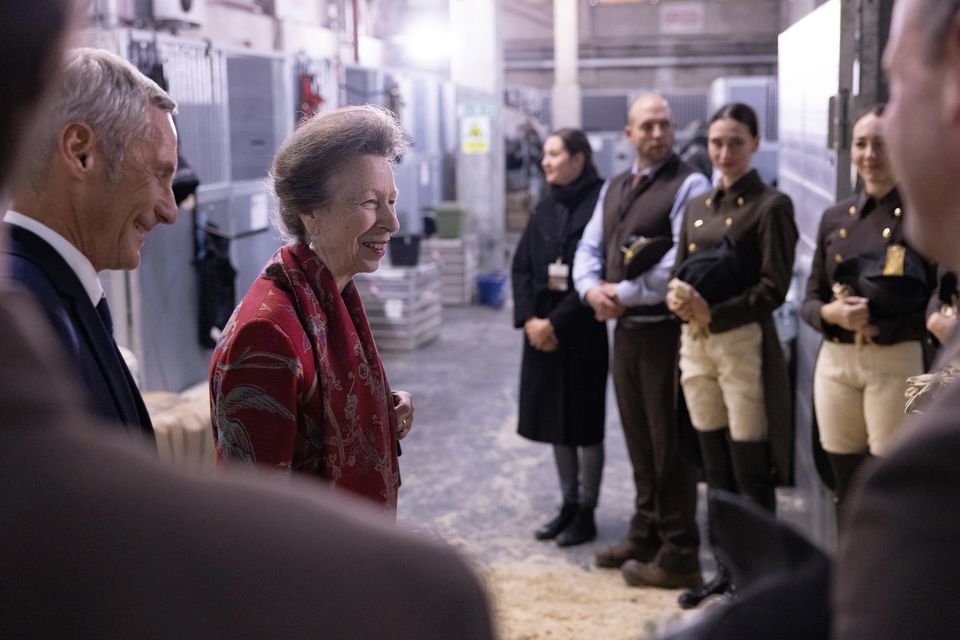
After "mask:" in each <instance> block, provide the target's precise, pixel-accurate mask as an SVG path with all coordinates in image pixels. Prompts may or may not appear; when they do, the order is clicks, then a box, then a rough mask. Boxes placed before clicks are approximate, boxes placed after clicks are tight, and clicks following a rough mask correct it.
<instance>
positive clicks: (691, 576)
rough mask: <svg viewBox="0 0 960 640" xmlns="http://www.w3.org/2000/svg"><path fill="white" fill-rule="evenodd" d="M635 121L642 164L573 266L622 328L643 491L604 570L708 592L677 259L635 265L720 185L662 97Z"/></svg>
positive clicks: (613, 195) (604, 197)
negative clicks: (689, 445)
mask: <svg viewBox="0 0 960 640" xmlns="http://www.w3.org/2000/svg"><path fill="white" fill-rule="evenodd" d="M627 120H628V122H627V125H626V127H624V133H625V134H626V136H627V139H628V140H630V142H631V143H632V144H633V145H634V146H635V147H636V150H637V158H636V160H635V161H634V163H633V166H632V167H631V168H630V170H628V171H625V172H623V173H621V174H620V175H617V176H616V177H614V178H612V179H611V180H609V181H608V182H607V184H605V185H604V187H603V191H602V192H601V194H600V199H599V201H598V202H597V207H596V209H595V211H594V213H593V217H592V218H591V220H590V222H589V223H588V224H587V227H586V229H585V230H584V232H583V238H582V239H581V241H580V244H579V246H578V247H577V253H576V258H575V259H574V264H573V277H574V283H575V285H576V288H577V291H578V292H579V293H580V297H581V299H582V300H583V301H584V302H585V303H586V304H588V305H590V307H592V308H593V310H594V313H595V314H596V317H597V319H598V320H611V319H614V318H616V319H617V327H616V330H615V332H614V346H613V382H614V387H615V388H616V392H617V404H618V406H619V410H620V421H621V423H622V424H623V432H624V436H625V438H626V442H627V449H628V451H629V453H630V462H631V464H632V466H633V477H634V483H635V485H636V491H637V495H636V506H635V512H634V515H633V518H632V520H631V522H630V529H629V531H628V533H627V536H626V538H625V539H624V540H623V541H622V542H620V543H618V544H615V545H613V546H611V547H608V548H605V549H601V550H600V551H598V552H597V554H596V563H597V566H600V567H610V568H618V567H619V568H620V569H621V571H622V573H623V576H624V579H625V580H626V581H627V583H628V584H631V585H634V586H656V587H664V588H680V587H687V588H693V587H696V586H699V585H700V584H701V583H702V579H701V575H700V562H699V559H698V548H699V544H700V537H699V533H698V531H697V524H696V521H695V518H694V516H695V512H696V502H697V494H696V474H695V470H694V468H693V466H692V465H691V464H690V463H689V462H688V461H686V460H685V459H684V458H683V457H682V456H681V454H680V450H679V446H678V424H677V388H678V385H677V352H678V345H679V338H680V324H679V322H678V321H677V320H676V318H674V317H672V316H671V315H670V312H669V311H668V310H667V308H666V305H665V304H664V298H665V296H666V289H667V282H668V281H669V279H670V270H671V268H672V266H673V261H674V258H675V256H676V252H675V249H673V248H671V249H670V250H669V251H667V252H666V253H665V254H663V255H662V257H660V258H659V260H657V261H655V263H654V264H653V265H652V266H651V267H649V268H648V269H646V270H644V271H643V272H642V273H640V274H639V275H637V276H635V277H632V278H629V277H627V275H626V267H625V256H630V255H631V253H632V252H627V251H626V250H627V249H628V248H629V247H631V246H633V247H640V246H642V245H643V244H644V241H645V240H647V239H649V240H656V239H663V238H670V239H672V240H673V241H675V240H676V237H677V234H678V231H679V226H680V222H681V220H682V218H683V210H684V207H685V205H686V203H687V201H688V200H689V199H690V198H692V197H694V196H697V195H699V194H701V193H704V192H706V191H708V190H709V189H710V182H709V180H707V178H706V177H705V176H704V175H703V174H701V173H698V172H697V170H696V169H694V168H693V167H692V166H690V165H689V164H687V163H686V162H683V161H682V160H680V159H679V158H678V157H677V155H676V154H675V153H674V152H673V142H674V129H675V123H674V121H673V115H672V113H671V111H670V105H669V104H668V103H667V101H666V100H664V99H663V98H662V97H661V96H657V95H644V96H641V97H639V98H637V99H636V100H635V101H634V102H633V104H632V105H630V109H629V111H628V114H627ZM657 244H659V243H657V242H654V243H652V244H651V246H654V245H657ZM631 275H633V274H632V273H631ZM641 564H643V565H646V566H645V567H644V569H645V570H642V571H638V567H639V566H640V565H641ZM641 574H642V576H643V577H641Z"/></svg>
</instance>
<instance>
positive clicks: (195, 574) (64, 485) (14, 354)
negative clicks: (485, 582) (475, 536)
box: [0, 0, 493, 640]
mask: <svg viewBox="0 0 960 640" xmlns="http://www.w3.org/2000/svg"><path fill="white" fill-rule="evenodd" d="M71 7H72V3H69V2H67V1H66V0H33V2H3V3H0V55H2V56H3V59H4V60H7V61H16V62H15V63H12V62H11V63H10V64H7V65H5V66H4V67H3V68H2V69H0V86H3V88H4V91H3V92H0V135H2V139H3V140H4V147H3V149H2V150H0V184H2V183H5V181H6V179H7V178H8V177H9V173H10V169H11V166H12V161H13V156H14V153H15V151H16V150H17V148H18V146H19V145H20V143H22V142H23V140H24V139H31V133H30V132H31V128H30V126H29V125H30V118H29V117H30V116H33V115H34V114H35V113H36V112H37V111H38V109H39V98H40V96H41V94H42V92H43V90H44V88H45V87H46V86H47V85H48V84H51V83H54V82H56V81H57V74H56V71H57V70H58V69H59V67H60V64H61V61H62V55H61V52H62V47H61V45H62V42H63V38H64V36H65V31H66V27H67V24H68V22H69V20H70V13H71V11H70V9H71ZM6 241H7V237H6V233H5V231H4V232H2V233H0V246H2V245H4V244H6ZM5 271H6V263H5V262H4V263H3V264H0V272H5ZM0 335H2V336H3V339H2V340H0V363H2V365H0V513H2V514H3V518H2V522H3V526H0V566H2V567H3V571H0V621H2V622H0V629H2V631H0V635H3V636H4V637H16V638H26V637H31V638H66V637H86V638H145V637H150V638H270V637H284V638H303V639H308V638H311V639H312V638H318V637H331V638H347V639H353V640H361V639H368V638H406V639H409V640H415V639H420V638H438V639H439V638H444V639H445V638H475V639H477V640H485V639H488V638H491V637H493V632H492V630H491V624H490V619H489V611H488V608H487V604H486V600H485V597H484V595H483V592H482V590H481V588H480V586H479V584H478V583H477V580H476V578H474V577H473V576H472V574H471V572H470V571H469V569H468V568H467V566H466V565H465V563H464V562H463V561H462V560H460V559H458V558H457V557H456V555H455V554H454V553H452V552H451V551H450V550H447V549H443V548H440V547H438V546H435V545H432V544H428V543H425V542H423V541H420V540H418V539H416V538H415V537H413V536H412V535H410V534H405V533H403V532H401V531H398V530H396V528H395V527H393V526H391V525H389V524H388V523H386V522H384V519H383V517H382V516H381V515H380V514H379V513H377V512H376V511H375V510H374V511H371V510H369V509H367V508H365V507H364V506H363V505H362V504H358V503H356V502H355V501H350V500H347V499H346V498H345V497H343V496H337V495H332V494H330V493H329V492H326V491H323V490H318V489H317V488H316V487H313V486H308V485H305V484H304V483H301V482H299V481H296V480H294V481H290V482H284V483H277V482H270V481H269V480H265V479H264V478H262V477H257V478H249V477H245V476H244V475H243V474H239V473H222V474H218V475H217V477H209V476H200V475H195V474H190V473H187V472H183V471H178V470H173V469H169V468H167V467H165V466H163V465H161V464H160V463H159V462H158V461H157V460H156V459H155V456H152V455H150V454H149V452H147V451H143V448H142V447H139V446H136V445H135V444H133V443H131V442H129V440H128V439H127V438H125V437H124V436H123V435H122V434H121V433H120V431H119V430H117V429H111V428H108V427H103V426H102V425H101V424H100V422H99V420H100V419H99V418H95V417H94V416H93V415H91V414H90V413H89V412H88V409H87V408H86V406H85V404H84V401H83V397H84V396H83V392H84V389H83V387H82V386H81V384H80V381H79V380H78V379H77V377H76V375H75V370H74V369H73V368H72V367H70V366H69V363H68V361H67V360H66V359H65V357H64V354H63V350H62V349H59V348H56V346H55V345H56V344H57V343H56V338H55V334H54V332H53V330H52V329H51V328H50V326H49V321H48V319H47V316H46V315H45V314H44V313H43V311H42V310H41V308H40V307H39V306H38V305H37V303H36V301H35V299H34V298H33V297H32V296H31V295H29V294H27V293H23V292H20V291H16V290H15V289H14V287H13V286H12V285H11V283H9V282H7V281H5V280H4V279H3V278H0Z"/></svg>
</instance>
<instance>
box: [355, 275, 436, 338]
mask: <svg viewBox="0 0 960 640" xmlns="http://www.w3.org/2000/svg"><path fill="white" fill-rule="evenodd" d="M355 282H356V283H357V288H358V289H359V291H360V296H361V298H363V306H364V309H365V310H366V312H367V319H368V320H369V321H370V328H371V329H372V330H373V337H374V339H375V340H376V342H377V348H379V349H380V350H381V351H411V350H413V349H416V348H418V347H420V346H422V345H424V344H426V343H428V342H430V341H431V340H434V339H435V338H437V337H438V336H439V335H440V329H441V326H442V324H443V306H442V300H441V282H440V267H439V265H437V263H435V262H425V263H422V264H419V265H417V266H414V267H381V268H380V270H378V271H376V272H375V273H365V274H360V275H358V276H357V277H356V279H355Z"/></svg>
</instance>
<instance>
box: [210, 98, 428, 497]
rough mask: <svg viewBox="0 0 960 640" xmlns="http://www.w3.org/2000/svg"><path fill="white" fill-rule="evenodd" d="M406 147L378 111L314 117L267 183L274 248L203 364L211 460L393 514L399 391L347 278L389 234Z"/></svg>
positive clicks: (372, 257) (409, 418) (404, 426)
mask: <svg viewBox="0 0 960 640" xmlns="http://www.w3.org/2000/svg"><path fill="white" fill-rule="evenodd" d="M406 144H407V137H406V134H405V133H404V132H403V130H402V129H401V127H400V125H399V124H398V123H397V121H396V118H395V117H394V116H393V115H392V114H390V112H388V111H386V110H384V109H381V108H378V107H371V106H362V107H346V108H342V109H338V110H335V111H330V112H326V113H322V114H319V115H317V116H314V117H313V118H312V119H310V120H308V121H306V122H305V123H304V124H303V125H302V126H301V127H300V128H299V129H298V130H297V131H296V132H294V133H293V135H291V136H290V137H289V138H288V139H287V140H286V142H284V144H283V145H282V146H281V148H280V151H279V152H278V153H277V157H276V158H275V160H274V163H273V168H272V170H271V175H272V178H273V186H274V191H275V192H276V195H277V200H278V202H279V226H280V227H281V230H282V231H283V232H284V233H285V235H288V236H290V237H291V238H292V239H293V242H292V243H290V244H287V245H285V246H283V247H281V248H280V250H279V251H277V253H276V254H275V255H274V256H273V258H272V259H271V260H270V262H269V263H268V264H267V265H266V267H265V268H264V270H263V272H262V273H261V274H260V276H259V277H258V278H257V280H256V281H255V282H254V283H253V285H252V286H251V287H250V290H249V291H248V292H247V294H246V295H245V296H244V298H243V300H242V301H241V303H240V305H239V306H238V307H237V309H236V311H234V313H233V316H232V317H231V318H230V320H229V322H228V323H227V326H226V327H225V329H224V331H223V335H222V336H221V338H220V341H219V343H218V344H217V347H216V349H215V351H214V354H213V361H212V362H211V365H210V401H211V414H212V418H213V432H214V438H215V439H216V443H217V457H218V459H219V460H220V461H222V462H226V463H234V462H242V463H257V464H260V465H263V466H267V467H271V468H274V469H280V470H284V471H298V472H301V473H307V474H310V475H313V476H316V477H318V478H322V479H323V480H325V481H326V482H328V483H329V484H330V485H332V486H334V487H337V488H339V489H345V490H347V491H350V492H353V493H355V494H359V495H361V496H363V497H365V498H368V499H369V500H372V501H374V502H376V503H379V504H381V505H383V506H384V507H385V508H386V509H387V510H389V511H395V510H396V504H397V489H398V487H399V484H400V476H399V472H398V465H397V455H398V441H399V440H401V439H402V438H403V437H404V436H406V435H407V433H409V432H410V427H411V425H412V423H413V405H412V402H411V399H410V395H409V394H408V393H406V392H403V391H393V392H391V390H390V385H389V383H388V382H387V376H386V374H385V373H384V370H383V365H382V363H381V361H380V355H379V353H378V352H377V347H376V345H375V344H374V341H373V335H372V334H371V332H370V325H369V324H368V322H367V317H366V314H365V312H364V310H363V304H362V302H361V301H360V296H359V294H358V292H357V288H356V286H355V285H354V284H353V277H354V276H355V275H356V274H358V273H370V272H373V271H376V270H377V268H378V267H379V266H380V260H381V259H382V258H383V255H384V251H385V249H386V246H387V242H388V241H389V239H390V236H391V235H392V234H394V233H396V232H397V230H398V228H399V223H398V221H397V216H396V211H395V204H396V199H397V187H396V184H395V183H394V177H393V168H392V164H391V163H392V161H393V160H394V159H395V158H396V157H397V156H399V154H400V153H401V152H402V151H403V149H404V148H405V146H406Z"/></svg>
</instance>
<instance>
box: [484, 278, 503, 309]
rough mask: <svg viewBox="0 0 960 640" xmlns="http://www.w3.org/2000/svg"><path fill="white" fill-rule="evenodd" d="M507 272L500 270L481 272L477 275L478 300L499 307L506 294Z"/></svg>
mask: <svg viewBox="0 0 960 640" xmlns="http://www.w3.org/2000/svg"><path fill="white" fill-rule="evenodd" d="M506 284H507V274H505V273H502V272H500V271H494V272H492V273H481V274H480V275H478V276H477V301H478V302H479V303H480V304H485V305H487V306H489V307H496V308H497V309H499V308H500V307H502V306H503V301H504V298H505V294H506Z"/></svg>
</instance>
